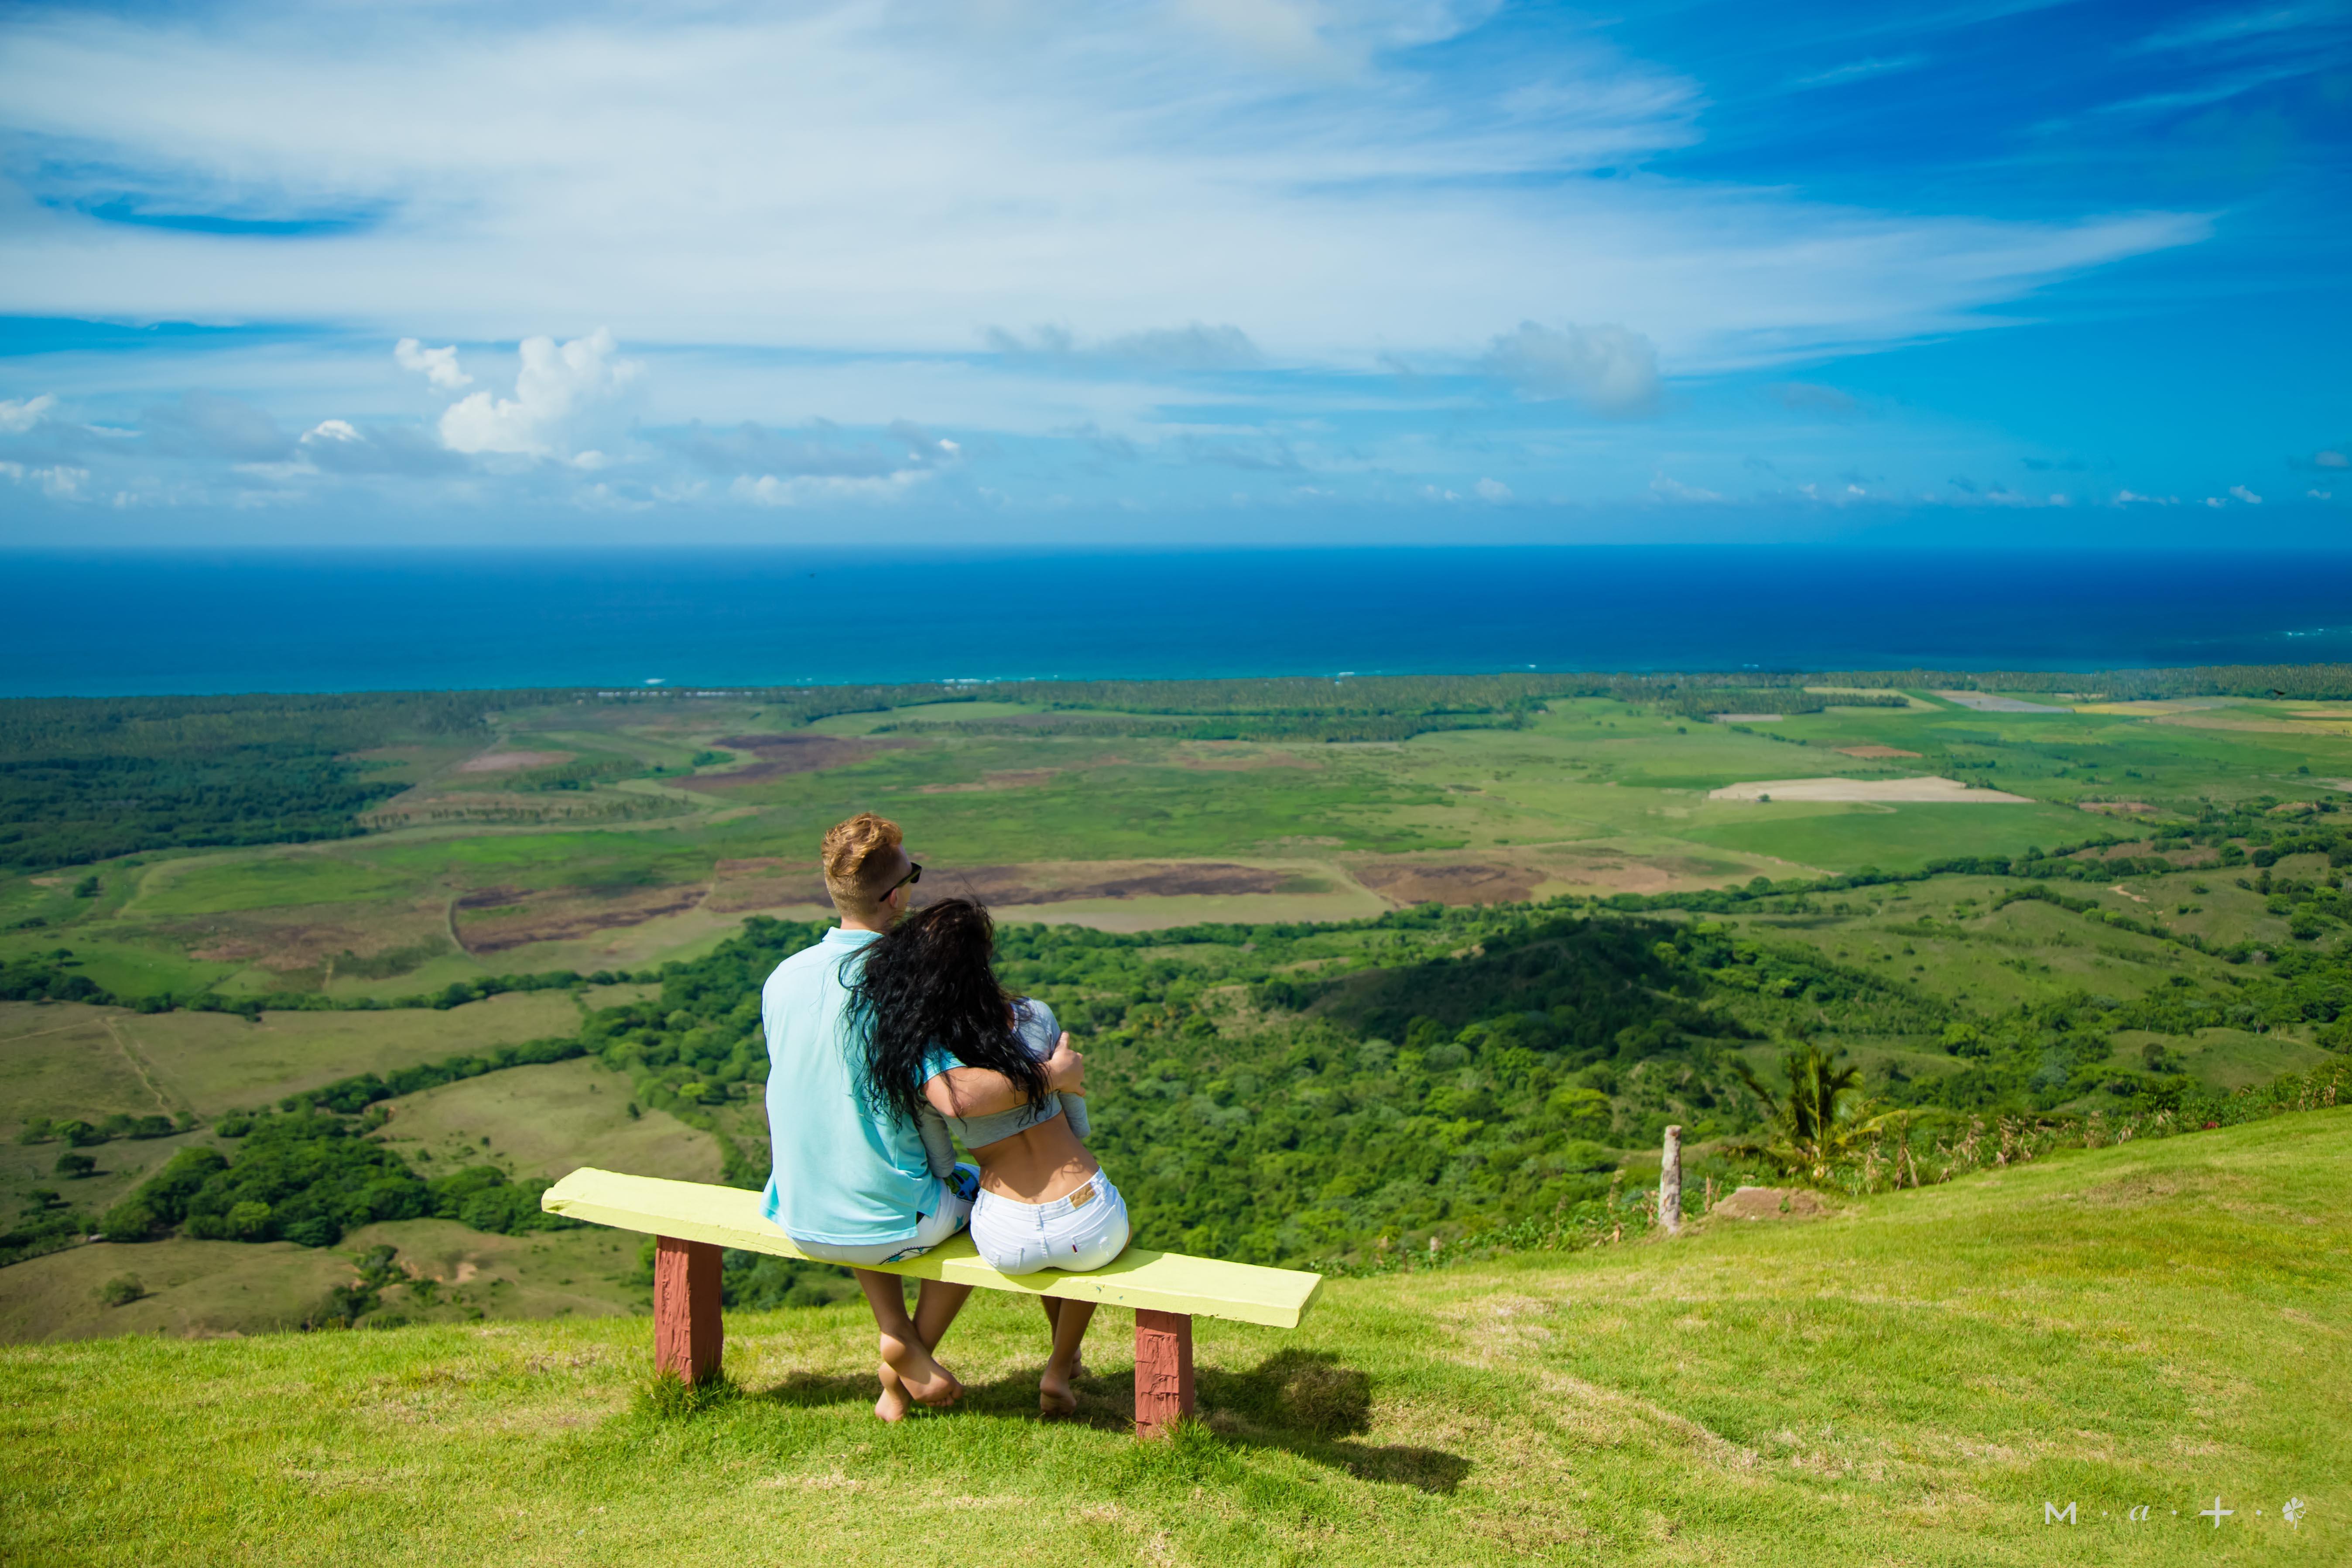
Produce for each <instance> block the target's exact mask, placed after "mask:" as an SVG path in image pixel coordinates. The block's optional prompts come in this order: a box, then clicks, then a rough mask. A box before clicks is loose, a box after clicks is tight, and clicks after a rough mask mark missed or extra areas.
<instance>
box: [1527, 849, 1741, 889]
mask: <svg viewBox="0 0 2352 1568" xmlns="http://www.w3.org/2000/svg"><path fill="white" fill-rule="evenodd" d="M1544 865H1545V868H1546V869H1548V870H1549V872H1550V873H1551V875H1552V877H1553V878H1554V879H1556V880H1559V881H1562V882H1575V883H1579V884H1581V885H1583V886H1587V887H1597V888H1606V889H1609V890H1610V891H1611V892H1612V893H1675V892H1683V891H1686V890H1687V889H1692V888H1707V887H1715V886H1717V885H1719V884H1721V883H1723V882H1726V881H1729V880H1734V879H1737V880H1741V881H1745V880H1746V879H1748V878H1749V877H1752V876H1754V875H1755V874H1756V871H1755V868H1754V867H1751V866H1743V865H1739V864H1737V863H1735V862H1727V861H1722V860H1703V859H1700V858H1696V856H1689V855H1625V854H1614V853H1612V852H1610V851H1608V850H1605V849H1590V850H1582V851H1575V852H1570V853H1569V854H1566V855H1562V854H1561V853H1559V852H1558V851H1549V852H1547V853H1546V854H1545V856H1544Z"/></svg>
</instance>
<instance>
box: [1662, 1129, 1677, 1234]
mask: <svg viewBox="0 0 2352 1568" xmlns="http://www.w3.org/2000/svg"><path fill="white" fill-rule="evenodd" d="M1658 1224H1659V1225H1661V1226H1664V1227H1665V1232H1666V1234H1667V1235H1668V1236H1680V1235H1681V1234H1682V1233H1683V1130H1682V1129H1681V1128H1679V1127H1669V1128H1667V1129H1666V1150H1665V1157H1664V1159H1662V1160H1661V1161H1660V1162H1659V1163H1658Z"/></svg>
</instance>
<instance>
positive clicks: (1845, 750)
mask: <svg viewBox="0 0 2352 1568" xmlns="http://www.w3.org/2000/svg"><path fill="white" fill-rule="evenodd" d="M1830 749H1831V750H1832V751H1833V752H1837V754H1838V755H1840V756H1842V757H1860V758H1861V759H1862V760H1863V761H1864V762H1867V763H1879V762H1887V761H1891V760H1892V759H1894V758H1895V757H1916V756H1917V755H1918V754H1919V753H1918V752H1906V751H1905V750H1904V749H1903V748H1902V747H1900V746H1832V747H1831V748H1830Z"/></svg>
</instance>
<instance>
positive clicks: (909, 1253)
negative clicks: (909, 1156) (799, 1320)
mask: <svg viewBox="0 0 2352 1568" xmlns="http://www.w3.org/2000/svg"><path fill="white" fill-rule="evenodd" d="M979 1191H980V1167H979V1166H977V1165H958V1166H957V1167H956V1168H955V1173H954V1174H953V1175H951V1176H945V1177H942V1178H940V1206H939V1209H938V1211H937V1212H936V1213H933V1214H919V1215H916V1216H915V1234H914V1235H913V1236H911V1237H908V1238H907V1239H906V1240H904V1241H877V1242H875V1243H874V1244H873V1245H871V1246H869V1247H836V1246H835V1245H834V1244H833V1243H831V1242H827V1241H803V1240H802V1239H801V1238H800V1237H797V1236H795V1237H793V1246H794V1247H799V1248H800V1249H801V1254H802V1256H803V1257H806V1258H815V1259H816V1260H817V1261H818V1262H820V1263H846V1264H848V1265H849V1266H850V1267H851V1268H872V1267H873V1266H874V1265H875V1264H877V1263H904V1262H906V1261H907V1259H908V1258H920V1257H921V1256H922V1255H923V1254H924V1253H926V1252H929V1250H930V1249H931V1248H933V1247H937V1246H939V1245H940V1243H941V1242H944V1241H948V1240H950V1239H951V1238H952V1237H954V1236H955V1233H956V1232H958V1231H960V1230H961V1229H962V1228H963V1227H964V1226H965V1225H966V1224H968V1223H969V1222H970V1220H971V1200H972V1195H973V1194H976V1193H978V1192H979Z"/></svg>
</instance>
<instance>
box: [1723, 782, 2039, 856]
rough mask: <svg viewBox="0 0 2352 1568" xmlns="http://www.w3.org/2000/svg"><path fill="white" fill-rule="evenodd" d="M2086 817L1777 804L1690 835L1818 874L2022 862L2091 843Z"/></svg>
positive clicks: (2032, 811)
mask: <svg viewBox="0 0 2352 1568" xmlns="http://www.w3.org/2000/svg"><path fill="white" fill-rule="evenodd" d="M2083 821H2084V818H2083V817H2082V816H2081V815H2080V814H2079V813H2069V812H2065V811H2062V810H2059V809H2056V808H2053V807H2051V806H2047V805H2040V806H2020V807H2012V808H2010V809H2007V810H2002V811H1988V810H1985V809H1983V808H1981V807H1979V806H1973V805H1902V806H1891V807H1890V806H1879V807H1874V808H1870V807H1865V808H1863V809H1859V810H1843V811H1842V810H1839V809H1837V808H1836V807H1834V806H1829V805H1808V804H1806V803H1803V802H1798V801H1791V802H1790V803H1789V804H1788V805H1785V806H1783V805H1781V804H1780V801H1778V800H1777V799H1776V800H1774V801H1773V802H1771V803H1770V804H1769V805H1759V806H1755V807H1751V808H1749V810H1748V815H1747V816H1746V817H1745V819H1744V820H1739V821H1733V822H1726V823H1708V824H1705V825H1702V826H1694V827H1691V828H1689V829H1687V830H1685V837H1688V838H1691V839H1693V840H1695V841H1696V842H1698V843H1701V844H1706V845H1709V846H1712V847H1718V848H1722V849H1729V850H1741V851H1746V852H1747V853H1748V854H1753V855H1769V856H1771V857H1773V858H1776V859H1779V860H1782V861H1785V862H1787V863H1788V864H1790V865H1792V866H1805V867H1811V868H1815V869H1817V870H1821V871H1828V872H1838V871H1855V870H1859V869H1861V868H1863V867H1864V866H1875V867H1877V868H1880V869H1881V870H1885V871H1899V870H1909V869H1914V868H1917V867H1920V866H1924V865H1926V864H1927V862H1928V861H1930V860H1937V859H1942V858H1946V857H1948V856H1958V855H2015V854H2018V853H2020V852H2021V851H2022V850H2024V849H2025V848H2026V847H2028V846H2029V845H2034V844H2040V845H2044V846H2049V845H2055V844H2063V843H2066V842H2068V841H2069V840H2071V839H2074V838H2079V837H2084V834H2083V828H2082V823H2083Z"/></svg>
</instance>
